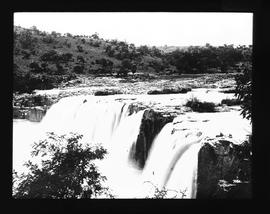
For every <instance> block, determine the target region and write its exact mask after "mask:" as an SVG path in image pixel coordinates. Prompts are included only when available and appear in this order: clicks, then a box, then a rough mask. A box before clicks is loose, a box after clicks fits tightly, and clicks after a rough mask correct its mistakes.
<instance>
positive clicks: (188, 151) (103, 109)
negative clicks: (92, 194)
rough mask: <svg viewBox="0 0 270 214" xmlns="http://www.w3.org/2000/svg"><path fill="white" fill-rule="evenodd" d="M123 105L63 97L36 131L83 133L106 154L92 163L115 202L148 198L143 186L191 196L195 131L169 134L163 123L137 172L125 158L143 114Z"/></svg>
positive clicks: (197, 138) (169, 128) (196, 141)
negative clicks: (118, 199)
mask: <svg viewBox="0 0 270 214" xmlns="http://www.w3.org/2000/svg"><path fill="white" fill-rule="evenodd" d="M129 106H130V105H129V103H123V102H117V101H109V102H108V100H107V101H104V100H102V101H101V100H99V99H98V98H97V97H95V96H77V97H69V98H63V99H61V100H60V101H59V102H58V103H56V104H54V105H53V106H52V107H51V108H50V109H49V110H48V112H47V114H46V115H45V117H44V118H43V120H42V121H41V124H40V128H41V129H42V133H43V134H44V133H45V132H55V133H56V134H64V133H68V132H77V133H79V134H82V135H83V139H82V141H85V142H87V143H90V144H95V143H98V144H99V143H100V144H102V146H104V147H105V148H106V149H107V151H108V154H107V155H106V156H105V158H104V159H103V160H101V161H97V165H98V166H99V168H100V170H101V173H102V174H103V175H105V176H106V177H107V179H108V180H107V181H106V184H107V185H108V186H109V187H110V189H111V190H112V193H113V194H114V195H115V196H116V197H118V198H144V197H147V196H151V194H153V191H152V192H151V190H150V188H149V185H148V186H147V185H146V183H147V182H148V183H152V184H153V185H155V186H156V187H158V188H163V187H165V188H168V189H172V190H176V191H178V190H181V191H184V190H186V192H185V197H186V198H195V197H196V178H197V174H196V173H197V158H198V151H199V149H200V143H199V142H200V141H201V139H202V136H201V133H199V132H197V133H199V134H197V133H195V134H194V133H191V134H190V133H187V132H185V131H183V132H175V133H174V132H173V124H172V123H168V124H167V125H165V126H164V127H163V129H162V130H161V131H160V133H159V134H158V135H157V137H156V138H155V140H154V141H153V143H152V146H151V148H150V151H149V155H148V158H147V160H146V164H145V167H144V168H143V169H139V168H137V166H136V164H135V163H134V162H133V161H134V160H131V159H130V156H129V154H130V151H131V148H132V145H134V144H136V141H137V138H138V135H139V132H140V126H141V123H142V119H143V116H144V112H145V110H141V111H138V112H135V113H133V114H131V115H130V111H129ZM40 138H41V136H40ZM178 197H180V198H182V197H181V195H179V196H178Z"/></svg>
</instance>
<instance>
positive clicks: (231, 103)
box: [221, 99, 241, 106]
mask: <svg viewBox="0 0 270 214" xmlns="http://www.w3.org/2000/svg"><path fill="white" fill-rule="evenodd" d="M221 104H225V105H227V106H235V105H240V104H241V101H240V100H238V99H223V100H221Z"/></svg>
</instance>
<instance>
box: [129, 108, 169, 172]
mask: <svg viewBox="0 0 270 214" xmlns="http://www.w3.org/2000/svg"><path fill="white" fill-rule="evenodd" d="M172 120H173V118H172V117H164V116H163V115H162V114H161V113H159V112H155V111H153V110H152V109H146V110H145V111H144V114H143V117H142V122H141V126H140V131H139V135H138V138H137V141H136V143H134V144H133V145H132V148H131V151H130V154H129V158H130V159H131V160H132V161H134V162H135V163H136V165H137V166H138V167H139V168H141V169H142V168H143V167H144V165H145V161H146V159H147V157H148V152H149V150H150V147H151V145H152V143H153V140H154V138H155V137H156V135H157V134H158V133H159V132H160V130H161V129H162V127H163V126H164V125H165V124H166V123H168V122H171V121H172Z"/></svg>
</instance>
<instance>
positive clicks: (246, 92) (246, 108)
mask: <svg viewBox="0 0 270 214" xmlns="http://www.w3.org/2000/svg"><path fill="white" fill-rule="evenodd" d="M239 69H240V71H241V72H242V73H241V74H239V75H237V76H236V77H235V80H236V89H235V94H236V96H237V99H239V100H240V101H241V107H242V112H241V115H242V116H243V117H244V118H247V119H251V113H252V105H251V99H252V76H251V74H252V73H251V72H252V68H251V64H250V63H248V62H247V63H243V64H242V65H241V66H240V68H239Z"/></svg>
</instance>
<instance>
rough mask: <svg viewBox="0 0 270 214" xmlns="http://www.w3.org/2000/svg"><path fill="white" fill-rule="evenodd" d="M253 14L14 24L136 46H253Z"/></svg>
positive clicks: (111, 16) (59, 16)
mask: <svg viewBox="0 0 270 214" xmlns="http://www.w3.org/2000/svg"><path fill="white" fill-rule="evenodd" d="M252 18H253V16H252V13H172V12H169V13H164V12H162V13H160V12H158V13H157V12H154V13H153V12H152V13H151V12H148V13H141V12H135V13H131V12H122V13H115V12H113V13H92V12H91V13H66V12H63V13H14V25H17V26H18V25H19V26H21V27H25V28H29V27H31V26H36V27H37V28H38V29H39V30H42V31H47V32H51V31H56V32H59V33H62V34H63V33H72V34H75V35H92V34H93V33H95V32H97V33H98V34H99V36H100V37H102V38H104V39H118V40H121V41H126V42H128V43H133V44H135V45H136V46H139V45H150V46H154V45H155V46H163V45H168V46H171V45H173V46H188V45H205V44H206V43H210V44H211V45H214V46H218V45H223V44H234V45H251V44H252Z"/></svg>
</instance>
